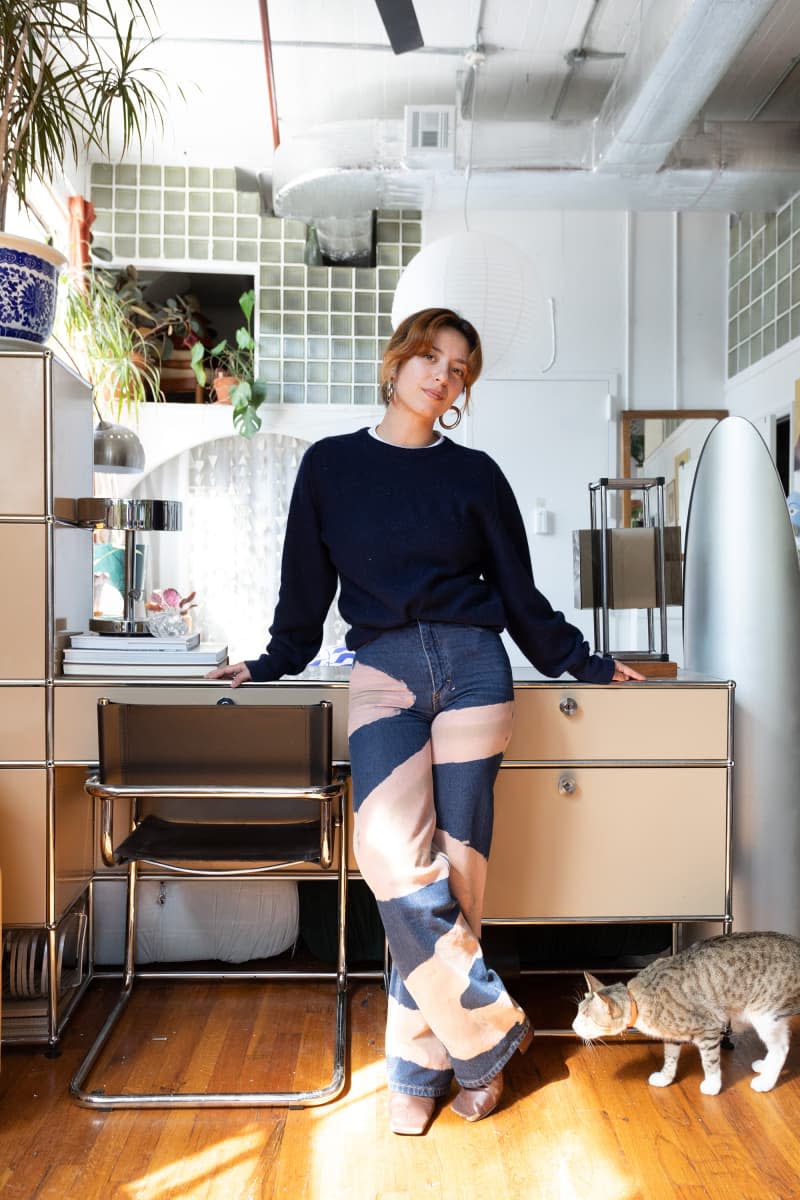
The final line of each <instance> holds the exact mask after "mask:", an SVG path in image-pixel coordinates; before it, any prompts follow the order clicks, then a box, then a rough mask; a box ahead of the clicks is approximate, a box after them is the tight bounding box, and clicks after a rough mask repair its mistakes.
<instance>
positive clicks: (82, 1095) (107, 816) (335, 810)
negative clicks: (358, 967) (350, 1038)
mask: <svg viewBox="0 0 800 1200" xmlns="http://www.w3.org/2000/svg"><path fill="white" fill-rule="evenodd" d="M331 717H332V708H331V705H330V703H329V702H327V701H323V702H322V703H320V704H315V705H271V704H263V705H255V704H252V705H251V704H246V705H245V704H241V705H237V704H235V703H234V702H233V701H232V700H222V701H219V702H218V703H217V704H211V705H207V706H206V705H158V704H117V703H114V702H112V701H110V700H107V699H101V700H99V701H98V726H99V739H100V769H99V773H98V775H97V776H95V777H92V778H91V779H89V780H87V782H86V790H87V791H88V792H89V794H90V795H92V796H95V797H99V799H100V802H101V806H100V841H101V850H102V855H103V861H104V862H105V863H106V864H107V865H109V866H114V865H117V864H120V863H127V872H128V876H127V878H128V900H127V906H126V910H127V918H126V929H125V961H124V967H123V978H122V991H121V994H120V996H119V999H118V1000H117V1002H116V1005H115V1007H114V1009H113V1010H112V1012H111V1013H110V1014H109V1016H108V1018H107V1020H106V1022H105V1024H104V1025H103V1027H102V1029H101V1030H100V1032H99V1034H98V1035H97V1037H96V1038H95V1040H94V1042H93V1043H92V1045H91V1046H90V1048H89V1050H88V1052H87V1054H86V1056H85V1057H84V1059H83V1061H82V1062H81V1064H80V1066H79V1067H78V1070H77V1071H76V1072H75V1075H74V1076H73V1078H72V1080H71V1081H70V1092H71V1093H72V1095H73V1096H74V1097H75V1099H76V1100H78V1102H79V1103H81V1104H83V1105H84V1106H86V1107H92V1108H100V1109H109V1108H172V1107H185V1108H189V1107H200V1106H227V1107H233V1106H262V1105H264V1106H267V1105H273V1106H285V1107H291V1108H299V1107H304V1106H306V1105H314V1104H324V1103H326V1102H327V1101H329V1100H333V1099H334V1098H335V1097H336V1096H338V1095H339V1094H340V1092H341V1091H342V1090H343V1088H344V1084H345V1057H346V1041H347V1008H346V991H347V961H346V917H347V849H346V848H347V804H346V796H345V790H346V776H345V775H344V773H342V772H336V773H335V772H334V768H333V763H332V750H331V740H332V733H331V725H332V721H331ZM119 800H124V801H126V802H128V803H129V804H130V806H131V829H130V833H129V835H128V836H127V837H126V838H125V840H124V841H123V842H122V843H121V844H120V845H118V846H117V847H116V848H115V847H114V845H113V823H114V811H113V810H114V804H115V801H119ZM187 802H188V804H189V805H191V808H190V810H189V811H190V812H191V818H190V819H187V817H186V815H185V814H186V811H187ZM140 862H141V863H146V864H149V865H151V866H154V867H156V868H159V869H163V870H165V871H167V872H169V873H172V872H178V873H179V874H181V875H198V876H202V877H209V876H212V877H221V876H222V877H224V876H230V875H234V876H240V875H254V874H258V875H261V874H268V873H270V872H280V871H282V872H284V874H291V873H292V869H294V870H295V871H305V870H306V869H307V867H306V864H309V863H315V864H318V866H319V868H321V870H322V871H323V872H330V873H331V876H332V878H333V877H335V878H336V881H337V893H336V894H337V960H336V966H335V969H334V968H331V969H323V970H320V971H312V972H306V971H302V970H284V969H281V968H280V967H271V968H269V969H265V970H263V971H256V972H253V973H249V974H248V975H246V976H245V977H246V978H259V979H260V978H270V979H292V980H302V979H306V980H308V979H314V980H320V979H330V980H332V981H334V982H335V985H336V1008H335V1021H334V1029H333V1037H332V1043H333V1071H332V1075H331V1077H330V1080H329V1082H327V1083H325V1084H323V1085H322V1086H321V1087H319V1088H316V1089H315V1090H306V1091H289V1092H222V1093H212V1092H199V1093H198V1092H179V1091H165V1090H163V1089H158V1090H156V1089H155V1088H154V1090H153V1091H151V1092H140V1093H128V1092H123V1093H113V1094H109V1093H107V1092H106V1091H105V1090H103V1089H102V1088H100V1089H97V1090H93V1091H89V1090H88V1085H87V1079H88V1077H89V1075H90V1073H91V1072H92V1068H93V1067H94V1066H95V1064H96V1062H97V1060H98V1058H99V1056H100V1053H101V1051H102V1049H103V1047H104V1045H105V1044H106V1042H107V1041H108V1039H109V1036H110V1034H111V1031H112V1030H113V1029H114V1027H115V1026H116V1024H117V1022H118V1020H119V1018H120V1017H121V1016H122V1013H123V1012H124V1010H125V1008H126V1007H127V1004H128V1001H129V1000H130V998H131V994H132V990H133V983H134V979H135V977H136V966H135V944H136V940H135V939H136V893H137V886H136V885H137V877H138V864H139V863H140ZM334 871H335V875H334ZM313 874H314V872H313V869H312V871H311V875H312V877H313ZM296 877H297V875H295V878H296ZM303 877H305V875H303ZM231 974H232V973H231V972H230V971H224V970H220V971H206V970H204V971H202V973H200V974H197V973H195V974H194V975H193V974H192V971H191V970H184V971H180V972H177V971H176V972H173V971H171V970H170V971H166V972H163V973H162V972H158V978H160V979H161V978H167V979H173V978H183V979H186V978H192V977H194V978H202V979H208V978H215V977H218V978H227V979H230V978H231ZM148 977H150V978H152V977H153V976H152V974H151V973H148Z"/></svg>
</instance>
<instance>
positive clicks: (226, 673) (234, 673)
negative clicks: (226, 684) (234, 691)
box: [206, 662, 253, 687]
mask: <svg viewBox="0 0 800 1200" xmlns="http://www.w3.org/2000/svg"><path fill="white" fill-rule="evenodd" d="M252 678H253V676H252V675H251V674H250V672H249V671H248V669H247V667H246V665H245V664H244V663H243V662H238V663H228V664H227V665H226V666H224V667H217V668H216V670H215V671H209V672H208V674H207V675H206V679H230V681H231V687H239V685H240V684H242V683H249V682H251V680H252Z"/></svg>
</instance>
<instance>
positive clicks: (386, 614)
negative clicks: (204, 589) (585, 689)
mask: <svg viewBox="0 0 800 1200" xmlns="http://www.w3.org/2000/svg"><path fill="white" fill-rule="evenodd" d="M337 585H338V586H339V587H340V593H339V611H340V613H341V615H342V618H343V619H344V621H345V622H346V623H347V624H348V625H349V627H350V628H349V631H348V633H347V636H346V639H345V640H346V643H347V646H348V648H349V649H350V650H358V648H359V647H360V646H363V645H365V644H366V643H367V642H369V641H372V640H373V639H374V638H376V637H379V636H380V634H382V633H384V632H386V631H387V630H390V629H399V628H401V627H403V626H406V625H409V624H413V623H414V622H416V621H425V622H428V621H441V622H445V623H448V624H454V625H473V626H478V627H481V628H484V629H491V630H495V631H497V632H498V633H499V632H500V631H501V630H503V629H508V632H509V633H510V635H511V637H512V638H513V639H514V641H515V642H516V644H517V645H518V646H519V648H520V650H521V651H522V653H523V654H524V655H525V657H526V658H527V659H528V660H529V661H530V662H531V663H532V664H533V666H534V667H536V669H537V670H538V671H540V672H541V673H542V674H543V675H546V676H548V677H550V678H556V677H557V676H559V675H561V674H563V673H564V672H568V673H569V674H570V675H572V676H573V677H574V678H576V679H579V680H582V681H584V682H587V683H608V682H609V681H610V679H611V676H612V675H613V672H614V664H613V661H612V660H611V659H610V658H604V657H601V656H600V655H596V654H594V655H593V654H592V653H591V651H590V648H589V645H588V643H587V642H586V641H585V640H584V637H583V633H582V632H581V630H579V629H577V628H576V627H575V626H574V625H571V624H570V623H569V622H568V621H567V620H566V619H565V617H564V614H563V613H561V612H557V611H556V610H554V609H553V607H552V606H551V604H550V602H549V601H548V600H547V599H546V597H545V596H543V595H542V593H541V592H540V591H539V590H538V588H537V587H536V584H535V582H534V577H533V569H532V566H531V559H530V554H529V551H528V541H527V537H526V534H525V527H524V524H523V521H522V516H521V514H520V511H519V506H518V505H517V502H516V500H515V498H514V494H513V492H512V490H511V487H510V485H509V483H508V481H507V480H506V478H505V476H504V475H503V473H502V471H501V470H500V468H499V467H498V466H497V464H496V463H495V462H494V460H493V459H492V458H490V457H489V455H488V454H486V453H484V452H483V451H482V450H473V449H470V448H467V447H464V446H459V445H458V444H457V443H455V442H452V441H451V440H450V439H449V438H444V439H442V440H441V441H440V442H437V443H435V444H433V445H431V446H423V447H414V448H410V447H405V446H395V445H392V444H391V443H389V442H384V441H382V440H381V439H380V438H377V437H374V436H371V434H370V431H369V430H368V429H362V430H359V431H358V432H357V433H349V434H342V435H339V436H335V437H327V438H322V439H321V440H320V441H318V442H315V443H314V444H313V445H312V446H311V447H309V449H308V450H307V451H306V453H305V455H304V456H303V459H302V461H301V463H300V468H299V471H298V474H297V480H296V482H295V486H294V491H293V493H292V499H291V503H290V506H289V516H288V520H287V524H286V537H285V540H284V548H283V558H282V564H281V584H280V592H279V596H278V603H277V607H276V609H275V616H274V620H273V623H272V625H271V627H270V631H269V632H270V640H269V643H268V645H267V649H266V653H265V654H262V655H261V657H260V658H258V659H254V660H250V661H248V662H247V664H246V665H247V667H248V669H249V671H250V674H251V676H252V678H253V679H254V680H256V681H258V682H261V681H266V680H274V679H279V678H280V677H281V676H282V675H296V674H299V673H300V672H301V671H302V670H303V668H304V667H305V666H307V664H308V663H309V662H310V661H311V660H312V659H313V658H314V656H315V655H316V653H317V652H318V650H319V648H320V645H321V643H322V628H323V623H324V621H325V617H326V616H327V613H328V609H329V608H330V605H331V602H332V600H333V598H334V596H335V594H336V588H337Z"/></svg>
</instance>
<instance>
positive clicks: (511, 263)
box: [392, 233, 549, 374]
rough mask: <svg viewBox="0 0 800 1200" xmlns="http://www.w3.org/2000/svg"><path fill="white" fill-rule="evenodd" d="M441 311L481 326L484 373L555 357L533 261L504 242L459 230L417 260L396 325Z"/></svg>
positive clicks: (403, 287) (399, 295)
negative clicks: (431, 310)
mask: <svg viewBox="0 0 800 1200" xmlns="http://www.w3.org/2000/svg"><path fill="white" fill-rule="evenodd" d="M434 307H435V308H452V309H453V310H454V311H455V312H457V313H459V314H460V315H461V316H462V317H466V319H467V320H468V321H470V322H471V323H472V324H473V325H474V326H475V328H476V329H477V331H478V333H479V334H480V338H481V344H482V347H483V362H484V374H488V373H489V372H491V371H493V370H495V369H496V368H497V367H498V366H499V365H500V364H501V363H502V364H503V368H504V370H507V371H509V373H514V370H515V367H520V366H523V365H524V367H525V368H527V369H530V368H532V367H533V368H534V369H537V367H538V369H541V367H542V365H543V364H544V362H545V361H546V359H547V358H548V357H549V351H547V349H546V347H547V342H548V338H549V328H548V317H547V304H546V300H545V297H544V295H543V294H542V289H541V287H540V286H539V284H538V282H537V279H536V273H535V270H534V267H533V263H532V262H531V260H530V259H529V258H528V256H527V255H526V254H524V253H523V252H522V251H520V249H519V247H518V246H514V245H512V244H511V243H510V242H506V241H504V240H503V239H502V238H498V237H494V236H493V235H491V234H487V233H455V234H452V235H451V236H449V237H444V238H438V239H437V240H436V241H435V242H431V243H430V244H429V245H427V246H425V247H423V249H422V250H420V252H419V253H418V254H416V255H415V256H414V258H412V260H411V262H410V263H409V264H408V266H407V267H406V269H405V270H404V271H403V274H402V275H401V276H400V280H399V282H398V284H397V289H396V291H395V295H394V303H393V305H392V324H393V326H394V328H395V329H396V328H397V326H398V325H399V324H400V322H401V321H402V320H404V319H405V318H406V317H407V316H410V315H411V313H415V312H419V311H420V309H423V308H434ZM537 359H538V360H539V361H538V363H537V361H536V360H537Z"/></svg>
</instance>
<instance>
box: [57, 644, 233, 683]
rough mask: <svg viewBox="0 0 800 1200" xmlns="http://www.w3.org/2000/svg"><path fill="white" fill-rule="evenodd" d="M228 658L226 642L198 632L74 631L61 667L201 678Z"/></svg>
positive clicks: (72, 671)
mask: <svg viewBox="0 0 800 1200" xmlns="http://www.w3.org/2000/svg"><path fill="white" fill-rule="evenodd" d="M227 661H228V647H227V646H225V645H223V644H222V643H221V642H201V641H200V635H199V634H198V633H189V634H186V635H185V636H184V637H166V638H156V637H124V636H122V637H116V636H115V635H113V634H107V633H74V634H72V636H71V637H70V645H69V647H68V649H66V650H65V651H64V663H63V666H62V670H63V672H64V674H65V675H115V676H130V677H139V676H148V675H149V676H153V675H157V676H158V675H169V676H172V677H173V678H174V677H176V676H178V677H180V676H186V675H189V676H199V677H201V678H202V676H203V675H207V674H208V672H209V671H213V670H214V668H215V667H219V666H222V665H223V664H225V663H227Z"/></svg>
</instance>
